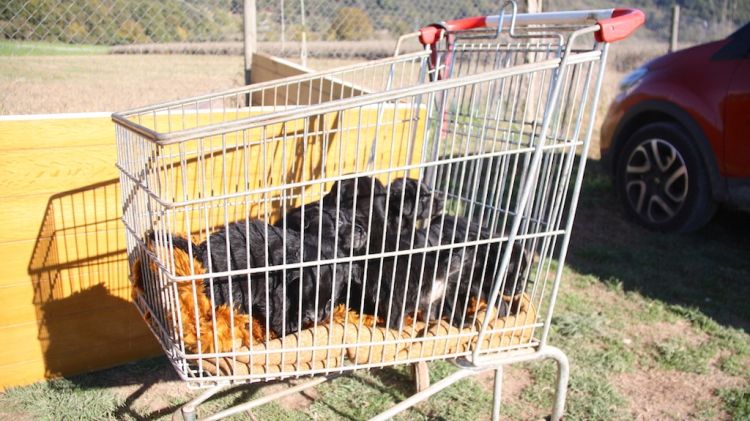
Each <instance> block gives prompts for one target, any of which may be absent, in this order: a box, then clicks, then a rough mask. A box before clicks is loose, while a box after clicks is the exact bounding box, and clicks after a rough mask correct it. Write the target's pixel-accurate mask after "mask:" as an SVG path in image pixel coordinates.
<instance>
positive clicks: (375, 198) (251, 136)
mask: <svg viewBox="0 0 750 421" xmlns="http://www.w3.org/2000/svg"><path fill="white" fill-rule="evenodd" d="M559 15H560V14H546V16H545V14H541V15H538V16H537V18H536V19H529V17H530V15H522V14H517V13H515V10H513V13H505V12H503V13H501V14H500V15H498V16H496V17H488V18H487V22H488V23H487V26H488V27H490V28H489V29H488V30H468V31H464V30H451V28H450V27H448V26H438V28H440V29H439V33H440V36H439V37H437V38H436V40H435V41H434V42H429V43H427V45H426V46H425V50H424V51H422V52H417V53H410V54H404V55H397V56H395V57H392V58H387V59H382V60H377V61H373V62H368V63H363V64H358V65H352V66H347V67H342V68H338V69H333V70H330V71H324V72H318V73H313V74H309V75H302V76H296V77H291V78H287V79H282V80H279V81H274V82H268V83H263V84H258V85H251V86H247V87H243V88H238V89H233V90H228V91H225V92H222V93H218V94H211V95H205V96H201V97H196V98H190V99H186V100H180V101H174V102H169V103H164V104H159V105H155V106H150V107H145V108H140V109H136V110H131V111H128V112H124V113H116V114H114V115H113V120H114V121H115V123H116V138H117V148H118V156H117V166H118V168H119V169H120V174H121V178H120V179H121V183H122V192H123V193H122V194H123V222H124V225H125V230H126V234H127V246H128V253H129V256H130V260H131V265H132V270H131V279H132V280H133V284H134V300H135V304H136V306H137V308H138V309H139V311H140V312H141V314H142V315H143V317H144V318H145V319H146V321H147V323H148V325H149V326H150V328H151V329H152V330H153V332H154V334H155V335H156V337H157V338H158V339H159V341H160V343H161V344H162V347H163V348H164V351H165V352H166V354H167V356H168V357H169V359H170V361H171V362H172V363H173V365H174V366H175V368H176V369H177V371H178V373H179V374H180V376H181V377H182V378H183V379H185V380H188V381H190V382H191V383H192V384H194V385H198V386H205V385H210V384H216V383H217V382H220V381H221V382H227V381H228V382H247V381H258V380H271V379H279V378H287V377H298V376H306V375H316V374H333V373H342V372H344V371H348V370H356V369H362V368H373V367H383V366H387V365H394V364H405V363H414V362H418V361H429V360H434V359H456V358H465V359H466V360H468V361H471V362H473V363H474V364H479V363H480V362H481V361H483V359H487V358H494V357H495V356H497V355H499V354H502V353H508V352H511V351H524V350H534V349H539V348H540V347H542V346H543V345H544V344H545V343H546V341H547V335H548V331H549V326H550V322H551V317H552V311H553V307H554V301H555V297H556V294H557V289H558V286H559V283H560V278H561V273H562V264H563V262H564V258H565V252H566V249H567V242H568V237H569V235H570V230H571V226H572V220H573V216H574V213H575V206H576V202H577V197H578V193H579V191H580V185H581V179H582V175H583V169H584V166H585V158H586V151H587V148H588V141H589V138H590V136H591V132H592V127H593V123H594V121H593V117H594V113H595V111H596V107H597V98H598V94H599V88H600V83H601V79H602V74H603V70H604V62H605V58H606V52H607V45H608V44H607V43H606V42H599V41H597V40H596V39H595V37H594V33H595V32H596V31H597V30H599V29H600V26H599V25H597V24H596V23H595V22H596V19H601V18H602V17H604V16H606V17H609V16H611V15H612V11H611V10H604V11H592V12H587V13H579V14H575V15H568V16H565V17H564V19H563V18H560V17H559ZM531 17H533V16H531ZM545 18H546V20H545ZM492 22H494V25H493V24H492ZM493 26H494V27H493ZM495 27H496V28H499V29H495Z"/></svg>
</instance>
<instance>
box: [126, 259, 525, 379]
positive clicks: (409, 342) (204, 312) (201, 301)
mask: <svg viewBox="0 0 750 421" xmlns="http://www.w3.org/2000/svg"><path fill="white" fill-rule="evenodd" d="M173 256H174V267H175V273H176V275H177V276H188V275H190V274H191V273H192V274H195V275H201V274H204V273H205V269H204V268H203V266H202V265H201V264H200V263H199V262H198V261H197V260H195V259H193V264H192V272H191V265H190V258H189V257H188V255H187V253H186V252H184V251H182V250H180V249H176V248H175V249H174V250H173ZM143 269H144V268H143V265H142V262H141V260H140V258H136V259H135V261H134V263H133V266H132V268H131V277H132V282H133V298H134V299H137V298H138V296H139V295H143V294H144V293H145V289H144V282H145V279H144V273H145V272H144V271H143ZM149 270H150V271H151V272H152V273H156V271H157V267H156V265H155V264H154V263H153V262H151V264H150V267H149ZM203 288H204V286H203V282H202V281H201V280H198V281H195V282H178V283H177V284H176V292H177V293H176V299H177V301H178V302H179V303H178V307H179V308H180V311H179V314H180V317H179V319H178V320H170V322H171V323H170V324H171V325H172V326H179V329H178V332H177V334H178V335H179V337H180V338H181V342H182V343H183V344H184V347H185V352H186V353H187V354H194V355H197V356H198V358H197V359H192V361H194V362H195V364H196V365H197V366H198V367H200V369H201V370H203V371H205V372H207V373H209V374H211V375H260V374H263V375H270V374H276V373H286V372H294V371H300V370H304V371H307V370H319V369H320V370H322V369H331V368H337V367H342V366H343V365H344V364H345V363H347V362H348V363H355V364H372V363H379V364H383V363H389V362H398V361H407V360H413V359H416V358H421V359H431V358H436V357H440V356H448V355H454V356H457V355H461V354H462V353H466V352H469V351H471V350H473V349H475V348H476V347H477V346H481V347H482V349H487V350H494V349H500V348H503V347H509V346H513V345H521V344H525V343H528V342H529V341H530V340H531V338H532V335H533V330H534V323H535V322H536V310H535V308H534V306H533V305H532V303H531V300H530V298H529V296H528V295H527V294H525V293H524V294H520V295H518V296H514V297H512V296H503V297H502V299H503V300H504V301H506V303H508V305H507V306H506V308H507V309H509V311H508V312H507V314H498V313H497V311H496V308H494V307H493V308H488V307H487V305H486V303H484V302H476V301H472V302H471V303H470V306H469V309H468V311H467V316H466V317H467V320H471V323H469V324H468V325H467V326H465V327H463V328H460V327H456V326H453V325H451V324H450V323H449V322H448V321H445V320H437V321H433V322H423V321H418V320H413V319H411V318H406V319H405V320H404V324H403V328H402V329H391V328H388V327H386V326H384V325H383V323H382V320H380V319H377V318H375V317H373V316H372V315H367V314H360V313H358V312H356V311H354V310H351V309H348V308H346V306H344V305H343V304H341V305H338V306H337V307H336V308H335V311H334V312H333V314H332V316H331V318H330V319H329V320H327V321H323V322H320V323H318V324H317V326H314V327H310V328H307V329H303V330H300V331H298V332H295V333H293V334H289V335H286V336H284V337H277V336H276V335H275V334H274V332H273V331H270V330H269V331H267V330H266V329H265V328H264V326H263V323H262V322H261V321H259V320H257V319H255V318H252V317H250V316H249V315H247V314H243V313H241V312H239V311H237V310H234V311H232V309H230V308H229V307H228V306H226V305H220V306H217V307H216V308H212V306H211V302H210V300H209V298H208V296H207V295H206V293H205V292H204V290H203ZM166 314H168V315H170V314H173V313H171V312H168V311H167V312H166ZM144 317H145V319H146V321H147V323H153V322H154V320H152V316H151V315H150V314H148V313H146V314H144ZM486 318H489V322H488V330H487V331H486V334H485V335H484V336H483V339H482V342H481V344H479V343H478V340H479V335H478V333H479V331H480V329H481V327H482V325H483V323H484V321H485V319H486ZM178 339H179V338H178ZM202 354H229V355H230V356H216V355H213V356H211V357H209V356H207V355H206V356H202Z"/></svg>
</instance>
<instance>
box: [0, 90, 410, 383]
mask: <svg viewBox="0 0 750 421" xmlns="http://www.w3.org/2000/svg"><path fill="white" fill-rule="evenodd" d="M330 86H333V85H330ZM330 86H329V87H330ZM321 88H325V86H322V87H321ZM237 116H240V117H241V114H238V115H235V116H234V117H237ZM170 118H171V119H174V118H176V117H175V116H171V117H170V116H156V120H155V122H156V124H157V125H158V126H159V127H163V126H165V125H166V124H167V121H170V122H172V124H173V127H174V120H170ZM226 118H227V116H224V115H211V114H210V113H200V114H197V115H193V116H192V117H190V116H188V117H187V118H186V125H191V124H192V125H195V124H206V122H209V121H219V120H221V119H226ZM423 120H424V111H423V110H419V111H418V113H417V111H416V110H409V109H394V106H393V104H391V105H389V106H385V107H384V108H383V109H381V110H378V109H377V108H375V107H369V108H364V109H362V110H361V111H347V112H342V113H331V114H326V115H320V116H316V117H311V118H310V119H308V120H298V121H292V122H288V123H286V124H275V125H272V126H269V127H267V128H266V129H265V132H261V130H260V129H256V130H249V131H247V132H246V133H244V135H235V136H232V135H229V136H225V137H224V138H213V139H208V140H207V141H206V142H204V143H203V144H202V145H199V144H198V142H197V141H192V142H186V143H185V144H183V145H182V146H177V145H174V146H165V147H163V148H161V149H160V151H161V152H160V153H161V155H160V158H159V160H158V161H157V163H158V164H159V165H162V168H166V169H167V171H162V172H161V173H160V174H161V176H162V177H163V178H162V180H161V186H162V189H163V190H162V191H161V192H160V193H161V194H162V195H163V197H165V198H166V199H168V200H176V201H180V200H186V199H191V198H196V197H207V196H216V195H218V194H224V193H228V192H236V191H247V190H249V189H254V188H259V187H264V186H279V185H282V184H283V183H289V182H295V181H301V180H312V179H318V178H320V177H333V176H336V175H339V174H346V173H352V172H357V171H361V170H363V169H366V168H367V159H368V157H369V156H370V152H371V150H370V146H371V145H372V144H373V143H374V142H377V147H376V148H375V150H374V157H375V163H374V168H386V167H389V166H396V165H404V164H407V163H409V162H414V161H418V160H419V158H420V154H421V153H422V151H421V148H420V146H421V145H420V144H419V142H418V140H419V139H421V138H422V134H423V130H424V127H423V126H424V121H423ZM81 121H82V120H76V119H74V120H55V122H54V123H53V124H51V125H50V128H49V129H45V128H43V127H41V126H43V123H42V122H39V121H36V122H33V124H32V123H31V122H24V124H26V125H27V126H26V128H24V127H23V126H24V125H23V124H20V123H19V125H13V127H10V128H9V126H8V125H6V122H3V123H0V149H2V148H6V149H2V150H4V152H3V153H2V154H0V171H3V172H4V177H3V178H2V179H1V180H0V197H3V199H2V200H0V224H2V226H5V227H13V229H5V230H3V231H0V254H1V255H3V256H4V258H5V259H6V262H9V263H8V264H6V265H4V267H3V269H0V300H2V302H3V303H5V305H4V306H3V308H2V310H0V341H2V343H3V344H4V347H3V349H2V350H0V361H1V362H2V364H1V365H0V370H5V369H6V368H7V370H8V371H7V373H9V374H7V375H5V374H4V375H3V376H2V380H0V382H2V385H3V386H8V385H14V384H21V383H27V382H29V381H33V380H38V379H40V378H41V377H40V376H42V375H46V376H50V375H55V374H74V373H77V372H81V371H83V370H89V369H95V368H102V367H105V366H110V365H113V364H117V363H122V362H125V361H127V360H130V359H132V358H137V357H141V356H145V355H153V354H154V353H155V352H157V350H158V348H157V346H156V341H155V339H153V338H152V336H151V335H150V334H149V333H148V332H147V328H146V326H145V324H144V323H143V322H142V320H140V317H139V316H138V314H137V312H136V310H135V308H134V307H133V305H132V304H131V303H130V302H129V295H130V284H129V281H128V278H127V276H128V260H127V256H126V254H125V241H124V234H123V233H124V230H123V229H122V224H121V222H120V214H121V209H120V204H119V203H120V202H119V200H120V194H121V193H120V187H119V183H118V177H117V176H118V174H117V171H116V169H115V168H114V160H115V145H114V141H113V136H112V133H113V132H112V131H111V128H112V127H111V123H110V122H109V120H108V119H107V118H101V119H93V120H91V121H87V122H86V124H85V126H86V127H85V128H82V129H81V132H80V134H79V132H78V131H77V130H78V129H79V128H80V127H79V126H81V125H82V124H83V123H81ZM29 124H31V126H28V125H29ZM40 125H41V126H40ZM97 125H98V127H99V128H98V129H96V128H94V127H93V126H97ZM10 131H14V134H9V132H10ZM24 133H32V136H36V137H35V139H34V140H33V141H26V142H24V143H23V144H24V145H26V148H25V149H24V150H21V149H15V145H17V144H19V141H18V139H19V138H21V137H22V136H23V134H24ZM40 136H41V137H46V139H41V138H37V137H40ZM99 136H104V137H106V141H104V142H99V141H98V140H96V139H97V138H98V137H99ZM262 137H265V139H267V140H268V142H266V144H265V146H261V145H260V144H259V143H257V140H258V139H261V138H262ZM11 138H12V139H11ZM406 139H409V141H410V142H415V143H414V144H408V143H407V142H405V141H404V140H406ZM110 141H111V143H110ZM222 142H224V143H223V144H222ZM66 145H67V146H66ZM217 145H218V146H217ZM222 146H223V147H224V149H225V150H223V151H222V150H221V149H222ZM211 147H213V148H214V150H211ZM35 148H36V149H35ZM180 148H182V149H180ZM180 151H182V152H185V153H186V155H187V156H186V158H187V159H186V160H185V161H183V162H180V161H179V160H178V159H177V160H176V159H175V158H174V156H178V155H177V153H178V152H180ZM217 151H221V152H222V153H218V152H217ZM410 174H411V175H416V172H410ZM399 175H401V174H400V173H395V172H394V173H391V174H390V176H392V177H393V176H399ZM201 177H203V178H204V180H202V179H201ZM387 177H388V174H386V175H383V176H382V177H380V178H381V180H382V181H384V182H387V181H388V180H387ZM203 181H205V183H203ZM323 188H324V191H326V190H328V189H329V188H330V185H326V186H323ZM318 189H319V186H314V187H310V188H307V189H306V190H305V201H307V202H309V201H311V200H315V199H317V198H318V196H319V194H320V192H319V191H318ZM286 193H291V194H296V195H299V194H300V193H301V191H300V190H299V189H297V190H291V189H289V190H288V191H287V192H286ZM279 194H280V192H276V193H271V194H270V195H269V196H274V195H276V196H278V195H279ZM261 199H262V198H261V197H260V196H259V195H248V196H247V200H244V198H241V199H238V200H236V201H234V202H233V203H228V204H227V203H225V202H223V201H218V200H216V201H211V202H209V203H206V204H205V205H202V206H194V207H182V208H177V209H176V210H173V211H170V212H171V213H170V214H169V220H170V225H169V226H168V228H170V230H171V231H173V232H188V231H191V232H199V231H200V229H201V226H202V225H203V224H205V220H206V217H208V220H209V227H208V230H209V231H210V230H212V229H214V228H215V227H216V226H217V225H219V224H224V223H225V222H226V221H225V219H224V218H225V216H224V208H223V207H224V206H225V205H228V210H229V216H228V221H235V220H241V219H243V218H246V217H248V216H251V217H252V216H259V215H262V214H265V213H266V210H265V209H263V206H262V205H261V202H262V201H261ZM299 201H300V199H296V198H291V199H288V202H287V205H288V206H296V205H298V204H299ZM279 205H280V201H279V200H277V201H276V202H272V203H271V207H272V208H270V209H268V210H267V211H268V213H269V214H270V218H269V219H271V220H274V218H275V217H277V216H278V213H279V211H278V206H279ZM274 207H275V208H274ZM162 218H163V219H164V218H165V217H164V216H163V217H162ZM164 220H166V219H164ZM188 221H189V222H190V224H189V225H188ZM204 235H205V233H204ZM5 372H6V371H4V373H5Z"/></svg>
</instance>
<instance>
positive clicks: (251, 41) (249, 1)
mask: <svg viewBox="0 0 750 421" xmlns="http://www.w3.org/2000/svg"><path fill="white" fill-rule="evenodd" d="M242 15H243V29H244V32H245V85H249V84H250V83H251V79H250V71H251V70H252V68H253V53H254V52H255V42H256V41H257V39H258V31H257V27H256V25H255V24H256V22H255V0H245V2H244V8H243V12H242Z"/></svg>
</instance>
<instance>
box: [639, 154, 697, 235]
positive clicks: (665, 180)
mask: <svg viewBox="0 0 750 421" xmlns="http://www.w3.org/2000/svg"><path fill="white" fill-rule="evenodd" d="M688 187H689V184H688V171H687V166H686V165H685V160H684V159H683V157H682V154H680V152H679V151H678V150H677V149H676V148H675V147H674V146H672V145H671V144H670V143H669V142H667V141H665V140H663V139H648V140H646V141H644V142H642V143H641V144H639V145H638V146H637V147H636V148H635V149H633V151H632V152H631V153H630V156H629V157H628V161H627V166H626V168H625V193H626V196H627V198H628V202H629V204H630V206H631V208H632V209H633V210H634V211H635V213H636V214H638V216H639V217H641V218H642V219H644V220H645V221H648V222H650V223H652V224H663V223H666V222H669V221H670V220H672V218H674V217H675V215H677V213H678V212H679V211H680V209H682V206H683V205H684V204H685V199H686V198H687V195H688Z"/></svg>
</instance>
